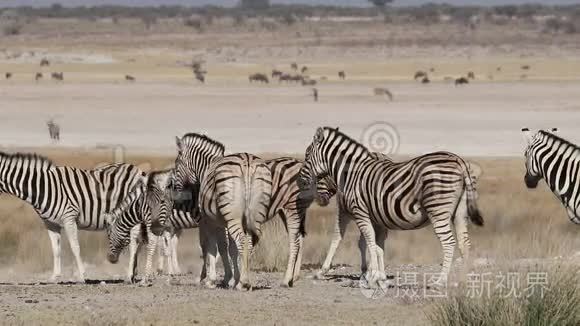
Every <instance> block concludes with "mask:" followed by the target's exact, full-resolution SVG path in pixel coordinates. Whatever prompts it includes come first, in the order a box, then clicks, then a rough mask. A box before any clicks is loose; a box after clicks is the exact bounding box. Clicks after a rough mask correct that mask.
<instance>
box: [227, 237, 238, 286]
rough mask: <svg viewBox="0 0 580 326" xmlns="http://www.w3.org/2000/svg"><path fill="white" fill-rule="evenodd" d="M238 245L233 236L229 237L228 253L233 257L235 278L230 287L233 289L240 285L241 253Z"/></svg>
mask: <svg viewBox="0 0 580 326" xmlns="http://www.w3.org/2000/svg"><path fill="white" fill-rule="evenodd" d="M238 248H239V247H238V243H237V241H236V240H235V239H234V238H233V237H232V236H231V235H228V253H229V255H230V257H231V262H232V264H233V272H234V278H233V281H232V282H230V284H228V285H229V287H231V288H238V284H239V282H240V265H239V261H240V253H239V251H238Z"/></svg>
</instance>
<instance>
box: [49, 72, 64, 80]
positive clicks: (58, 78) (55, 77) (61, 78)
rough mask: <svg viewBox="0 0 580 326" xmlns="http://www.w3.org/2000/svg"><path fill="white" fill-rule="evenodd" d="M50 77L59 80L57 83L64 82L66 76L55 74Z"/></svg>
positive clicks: (60, 73) (59, 73)
mask: <svg viewBox="0 0 580 326" xmlns="http://www.w3.org/2000/svg"><path fill="white" fill-rule="evenodd" d="M50 76H51V78H52V79H54V80H57V81H63V80H64V74H63V73H62V72H53V73H52V74H51V75H50Z"/></svg>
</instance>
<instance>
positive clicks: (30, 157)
mask: <svg viewBox="0 0 580 326" xmlns="http://www.w3.org/2000/svg"><path fill="white" fill-rule="evenodd" d="M142 175H143V174H142V171H141V170H139V169H138V168H137V167H136V166H133V165H130V164H111V165H107V166H103V167H101V168H97V169H94V170H82V169H77V168H73V167H65V166H57V165H55V164H53V163H52V162H51V161H50V160H48V159H46V158H44V157H42V156H38V155H35V154H22V153H17V154H7V153H1V152H0V192H2V193H9V194H12V195H14V196H16V197H18V198H20V199H22V200H24V201H26V202H28V203H29V204H30V205H32V207H33V208H34V210H35V211H36V212H37V213H38V215H39V216H40V218H41V219H42V220H43V222H44V223H45V225H46V227H47V229H48V235H49V237H50V240H51V245H52V251H53V258H54V268H53V274H52V279H57V278H58V277H60V275H61V263H60V257H61V251H60V242H61V237H60V231H61V229H62V228H63V227H64V229H65V232H66V234H67V237H68V239H69V242H70V246H71V250H72V252H73V255H74V257H75V259H76V263H77V267H78V271H79V277H80V279H81V280H84V275H85V268H84V264H83V261H82V259H81V256H80V248H79V242H78V234H77V230H78V229H79V228H80V229H83V230H91V231H96V230H102V229H104V228H105V220H104V218H103V214H104V213H105V212H108V211H109V210H111V209H113V208H114V207H115V206H117V204H118V203H119V202H120V201H122V200H123V198H124V196H125V195H126V194H127V193H128V192H129V190H130V189H132V187H133V186H134V185H135V184H136V183H137V181H138V180H139V179H140V178H141V177H142Z"/></svg>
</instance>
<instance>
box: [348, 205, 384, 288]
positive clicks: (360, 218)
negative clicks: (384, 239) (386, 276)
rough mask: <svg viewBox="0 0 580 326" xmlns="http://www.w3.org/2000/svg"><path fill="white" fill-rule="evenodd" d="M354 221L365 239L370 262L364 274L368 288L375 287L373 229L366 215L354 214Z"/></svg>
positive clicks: (375, 271) (375, 263)
mask: <svg viewBox="0 0 580 326" xmlns="http://www.w3.org/2000/svg"><path fill="white" fill-rule="evenodd" d="M354 220H355V222H356V225H357V226H358V228H359V230H360V233H361V234H362V235H363V236H364V238H365V241H366V243H367V246H368V249H369V253H370V262H369V266H368V271H367V273H366V280H367V282H368V284H369V286H370V287H377V285H378V284H377V281H378V279H379V277H378V276H379V275H378V274H379V273H378V263H377V255H376V252H377V244H376V242H375V228H374V227H373V225H372V223H371V221H370V218H369V216H368V214H367V213H363V212H355V215H354Z"/></svg>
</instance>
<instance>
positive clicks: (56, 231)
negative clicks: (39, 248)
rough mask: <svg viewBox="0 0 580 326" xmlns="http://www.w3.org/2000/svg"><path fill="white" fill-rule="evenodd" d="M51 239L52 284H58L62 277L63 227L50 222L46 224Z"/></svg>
mask: <svg viewBox="0 0 580 326" xmlns="http://www.w3.org/2000/svg"><path fill="white" fill-rule="evenodd" d="M44 225H45V226H46V229H47V231H48V237H49V238H50V246H51V247H52V276H51V277H50V281H51V282H56V281H58V279H59V278H60V277H61V275H62V273H61V262H60V238H61V236H60V230H61V226H60V225H58V224H55V223H51V222H48V221H45V222H44Z"/></svg>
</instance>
